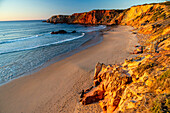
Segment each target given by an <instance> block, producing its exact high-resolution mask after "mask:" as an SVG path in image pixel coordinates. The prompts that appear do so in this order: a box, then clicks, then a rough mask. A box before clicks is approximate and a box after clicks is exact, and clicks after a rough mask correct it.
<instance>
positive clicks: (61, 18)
mask: <svg viewBox="0 0 170 113" xmlns="http://www.w3.org/2000/svg"><path fill="white" fill-rule="evenodd" d="M122 12H123V10H92V11H90V12H85V13H75V14H73V15H56V16H52V17H51V18H49V19H48V20H47V22H49V23H69V24H106V25H111V24H118V22H117V20H116V18H117V17H118V16H119V15H120V14H121V13H122Z"/></svg>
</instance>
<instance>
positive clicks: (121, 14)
mask: <svg viewBox="0 0 170 113" xmlns="http://www.w3.org/2000/svg"><path fill="white" fill-rule="evenodd" d="M168 4H169V2H166V3H159V4H145V5H138V6H133V7H131V8H129V9H126V10H114V9H113V10H92V11H90V12H84V13H74V14H72V15H55V16H52V17H51V18H49V19H47V20H46V21H47V22H48V23H69V24H105V25H114V24H128V25H135V24H139V25H140V24H142V23H145V21H147V22H148V21H149V22H154V21H155V19H160V20H161V19H165V18H168V17H169V15H167V10H168V9H166V10H165V8H166V6H167V5H168ZM155 12H156V14H155ZM143 17H145V18H143ZM156 17H157V18H156ZM138 21H139V22H138Z"/></svg>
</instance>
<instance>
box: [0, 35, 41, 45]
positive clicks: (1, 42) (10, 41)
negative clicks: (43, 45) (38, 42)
mask: <svg viewBox="0 0 170 113" xmlns="http://www.w3.org/2000/svg"><path fill="white" fill-rule="evenodd" d="M39 36H42V34H41V35H35V36H31V37H25V38H17V39H12V40H5V41H0V44H5V43H12V42H17V41H23V40H28V39H33V38H37V37H39Z"/></svg>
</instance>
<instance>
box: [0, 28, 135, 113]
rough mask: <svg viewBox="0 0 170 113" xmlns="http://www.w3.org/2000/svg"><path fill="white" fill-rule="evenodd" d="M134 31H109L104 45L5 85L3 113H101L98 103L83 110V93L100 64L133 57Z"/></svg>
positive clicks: (0, 96)
mask: <svg viewBox="0 0 170 113" xmlns="http://www.w3.org/2000/svg"><path fill="white" fill-rule="evenodd" d="M132 29H133V28H132V27H129V26H118V27H117V28H112V29H111V30H110V31H105V32H104V33H103V41H102V42H101V43H99V44H97V45H95V46H92V47H89V48H87V49H85V50H83V51H80V52H78V53H76V54H74V55H72V56H70V57H67V58H65V59H63V60H61V61H58V62H56V63H54V64H52V65H50V66H48V67H46V68H44V69H42V70H40V71H38V72H36V73H34V74H31V75H28V76H23V77H20V78H18V79H15V80H13V81H11V82H9V83H7V84H5V85H3V86H1V87H0V113H60V112H66V113H73V112H83V113H85V112H88V113H89V112H93V111H91V110H92V109H91V108H93V110H96V112H99V111H100V109H99V107H98V105H96V104H92V105H88V106H85V107H82V106H81V105H80V104H79V103H78V100H79V92H80V91H81V90H82V89H86V88H88V87H89V86H90V85H91V84H92V83H93V82H92V81H93V72H94V68H95V64H96V63H97V62H101V63H105V64H115V63H120V62H123V61H124V59H126V58H130V57H133V55H131V54H129V52H131V51H132V50H133V49H134V45H136V44H137V38H136V35H135V34H132V32H130V30H132ZM91 41H94V40H91ZM87 43H91V42H90V41H89V42H87Z"/></svg>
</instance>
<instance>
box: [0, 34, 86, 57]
mask: <svg viewBox="0 0 170 113" xmlns="http://www.w3.org/2000/svg"><path fill="white" fill-rule="evenodd" d="M84 35H85V33H82V35H80V36H77V37H74V38H71V39H65V40H62V41H58V42H53V43H49V44H43V45H39V46H34V47H30V48H24V49H18V50H12V51H5V52H0V55H2V54H8V53H13V52H20V51H26V50H32V49H36V48H41V47H46V46H51V45H56V44H61V43H65V42H69V41H73V40H76V39H79V38H82V37H83V36H84Z"/></svg>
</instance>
